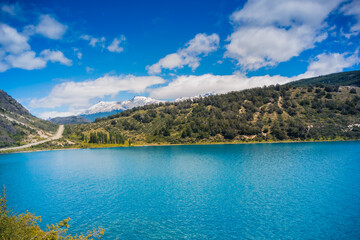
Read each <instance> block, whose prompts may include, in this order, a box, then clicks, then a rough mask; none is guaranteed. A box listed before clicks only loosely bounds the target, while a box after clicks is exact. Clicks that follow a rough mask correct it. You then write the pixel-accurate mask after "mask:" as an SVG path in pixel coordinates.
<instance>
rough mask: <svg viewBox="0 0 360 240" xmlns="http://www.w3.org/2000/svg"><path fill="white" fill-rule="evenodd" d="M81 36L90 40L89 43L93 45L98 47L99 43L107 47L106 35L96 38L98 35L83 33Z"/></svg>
mask: <svg viewBox="0 0 360 240" xmlns="http://www.w3.org/2000/svg"><path fill="white" fill-rule="evenodd" d="M80 38H81V39H83V40H85V41H88V42H89V45H90V46H92V47H96V46H97V45H99V46H100V47H102V48H105V44H104V42H105V40H106V38H105V37H101V38H96V37H93V36H90V35H86V34H85V35H81V36H80Z"/></svg>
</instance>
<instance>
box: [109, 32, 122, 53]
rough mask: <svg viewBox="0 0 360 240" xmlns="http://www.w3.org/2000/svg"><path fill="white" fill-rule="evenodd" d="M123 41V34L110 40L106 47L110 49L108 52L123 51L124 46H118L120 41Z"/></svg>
mask: <svg viewBox="0 0 360 240" xmlns="http://www.w3.org/2000/svg"><path fill="white" fill-rule="evenodd" d="M124 41H125V37H124V36H121V37H120V38H114V40H113V41H112V43H111V44H110V45H109V46H108V47H107V49H108V50H109V51H110V52H117V53H120V52H122V51H124V48H123V47H120V44H121V43H122V42H124Z"/></svg>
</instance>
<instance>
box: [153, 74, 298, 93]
mask: <svg viewBox="0 0 360 240" xmlns="http://www.w3.org/2000/svg"><path fill="white" fill-rule="evenodd" d="M289 81H291V78H287V77H282V76H279V75H277V76H269V75H265V76H259V77H251V78H248V77H246V76H242V75H212V74H204V75H201V76H194V75H190V76H179V77H177V78H176V79H175V80H174V81H172V82H171V83H169V84H168V85H167V86H165V87H161V88H156V89H154V90H152V91H150V96H151V97H153V98H158V99H174V98H180V97H193V96H197V95H202V94H206V93H227V92H230V91H237V90H243V89H247V88H253V87H262V86H264V85H271V84H276V83H280V84H281V83H286V82H289Z"/></svg>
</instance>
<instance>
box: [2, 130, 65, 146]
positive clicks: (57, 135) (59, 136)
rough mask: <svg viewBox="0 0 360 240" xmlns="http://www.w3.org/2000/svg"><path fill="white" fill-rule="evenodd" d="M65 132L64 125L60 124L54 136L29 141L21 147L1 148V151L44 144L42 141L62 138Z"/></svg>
mask: <svg viewBox="0 0 360 240" xmlns="http://www.w3.org/2000/svg"><path fill="white" fill-rule="evenodd" d="M63 132H64V125H60V126H59V129H58V130H57V132H56V133H55V135H54V136H52V137H51V138H49V139H46V140H42V141H39V142H34V143H29V144H26V145H22V146H19V147H8V148H0V152H1V151H8V150H18V149H23V148H28V147H31V146H36V145H39V144H42V143H46V142H50V141H52V140H56V139H59V138H61V137H62V135H63Z"/></svg>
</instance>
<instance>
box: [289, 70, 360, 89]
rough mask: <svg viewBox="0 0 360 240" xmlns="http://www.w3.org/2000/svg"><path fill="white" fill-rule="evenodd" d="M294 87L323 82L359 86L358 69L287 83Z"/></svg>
mask: <svg viewBox="0 0 360 240" xmlns="http://www.w3.org/2000/svg"><path fill="white" fill-rule="evenodd" d="M289 84H290V85H291V86H295V87H304V86H305V87H306V86H310V85H316V84H325V85H328V86H357V87H360V71H359V70H358V71H350V72H340V73H333V74H329V75H325V76H318V77H313V78H307V79H301V80H298V81H294V82H291V83H289Z"/></svg>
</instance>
